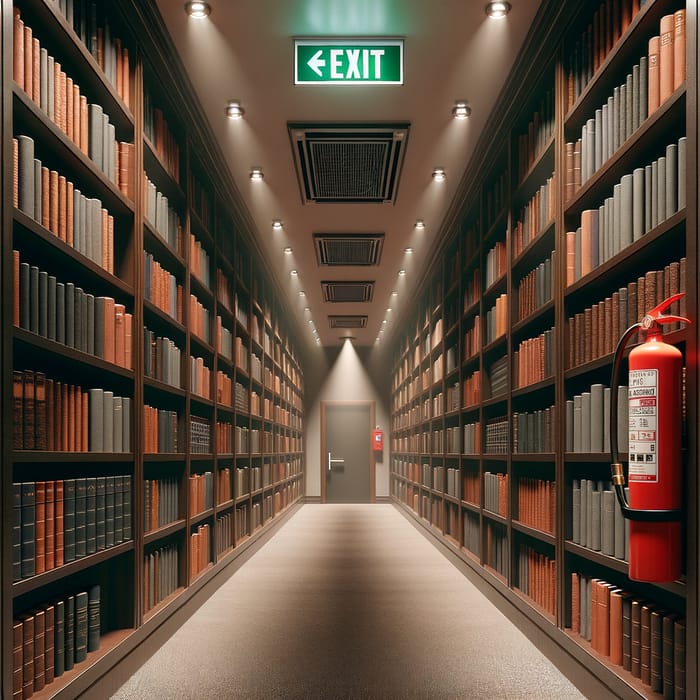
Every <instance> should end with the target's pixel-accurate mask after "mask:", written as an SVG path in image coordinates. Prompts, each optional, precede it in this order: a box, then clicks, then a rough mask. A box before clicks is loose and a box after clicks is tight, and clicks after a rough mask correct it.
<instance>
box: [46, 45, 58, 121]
mask: <svg viewBox="0 0 700 700" xmlns="http://www.w3.org/2000/svg"><path fill="white" fill-rule="evenodd" d="M46 72H47V74H48V80H47V85H46V97H47V109H46V113H47V114H48V116H49V119H50V120H51V121H53V120H54V118H55V116H56V115H55V106H56V105H55V101H56V95H55V92H56V85H55V81H54V58H53V56H49V57H48V58H47V61H46Z"/></svg>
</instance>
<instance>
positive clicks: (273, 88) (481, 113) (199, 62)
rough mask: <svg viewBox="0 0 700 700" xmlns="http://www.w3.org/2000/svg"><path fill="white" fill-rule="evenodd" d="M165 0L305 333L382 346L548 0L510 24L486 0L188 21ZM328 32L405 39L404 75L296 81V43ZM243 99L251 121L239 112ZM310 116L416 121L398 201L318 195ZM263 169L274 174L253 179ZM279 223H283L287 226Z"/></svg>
mask: <svg viewBox="0 0 700 700" xmlns="http://www.w3.org/2000/svg"><path fill="white" fill-rule="evenodd" d="M156 3H157V6H158V8H159V10H160V12H161V14H162V16H163V19H164V21H165V24H166V27H167V29H168V31H169V32H170V34H171V36H172V39H173V41H174V43H175V46H176V47H177V50H178V52H179V54H180V57H181V60H182V63H183V64H184V66H185V68H186V71H187V73H188V76H189V79H190V81H191V83H192V85H193V86H194V89H195V91H196V93H197V97H198V99H199V101H200V103H201V105H202V107H203V109H204V112H205V113H206V115H207V117H208V120H209V123H210V127H211V130H212V131H213V133H214V135H215V136H216V138H217V139H218V142H219V146H220V148H221V151H222V153H223V155H224V157H225V158H226V160H227V162H228V165H229V167H230V170H231V173H232V175H233V178H234V181H235V183H236V186H237V188H238V190H239V192H240V194H241V196H242V197H243V199H244V202H245V206H246V207H247V209H248V212H249V216H250V217H251V218H252V221H253V222H254V224H255V226H256V228H257V232H256V235H257V236H258V238H259V240H258V243H259V245H260V248H261V249H262V251H263V252H264V254H265V255H266V256H267V258H268V263H269V267H270V269H271V270H272V271H273V273H274V274H276V275H277V278H278V282H279V286H280V288H281V289H282V290H283V291H286V292H287V293H288V300H289V305H290V307H291V309H292V311H293V313H295V314H296V316H297V322H298V324H299V327H300V328H301V334H302V338H307V339H308V341H309V343H310V344H313V343H314V342H316V336H315V335H314V333H313V329H314V328H315V329H316V330H317V334H318V338H319V340H318V342H317V344H319V345H322V346H332V345H337V344H339V343H341V342H342V339H343V338H344V337H346V336H352V337H354V338H355V341H354V342H355V344H356V345H363V346H369V345H373V344H375V343H376V342H377V339H378V338H379V339H380V341H379V342H380V343H381V338H382V337H383V336H380V332H381V331H382V330H383V329H384V330H385V331H386V335H387V336H388V335H390V332H391V330H392V328H393V326H392V324H396V323H397V320H398V319H399V317H400V316H401V314H402V313H404V312H405V311H406V306H407V305H408V304H410V303H411V299H412V296H413V294H414V292H415V289H416V285H417V284H418V283H419V282H420V280H421V277H422V275H423V274H424V271H425V265H426V264H427V262H428V260H429V258H430V255H431V252H432V251H433V250H434V248H435V246H436V245H437V243H438V241H437V237H438V234H439V232H440V230H441V224H442V220H443V218H444V216H445V213H446V212H447V210H448V208H449V206H450V203H451V202H452V200H453V199H454V197H455V193H456V192H457V190H458V186H459V184H460V181H462V179H463V178H465V177H468V173H465V170H466V166H467V164H468V162H469V159H470V156H471V154H472V152H473V150H474V148H475V146H476V144H477V142H478V140H479V135H480V133H481V132H482V131H483V129H484V128H485V126H486V125H487V124H488V120H489V114H490V112H491V110H492V108H493V106H494V104H495V102H496V99H497V97H498V95H499V93H500V91H501V89H502V87H503V84H504V82H505V80H506V77H507V75H508V73H509V71H510V68H511V66H512V65H513V61H514V59H515V57H516V55H517V53H518V51H519V50H520V47H521V45H522V43H523V41H524V39H525V36H526V34H527V31H528V29H529V27H530V25H531V23H532V21H533V18H534V16H535V14H536V12H537V9H538V7H539V5H540V2H539V0H512V3H511V4H512V5H513V8H512V11H511V12H510V14H509V15H508V16H507V17H506V18H505V19H502V20H494V19H489V18H488V17H487V16H486V14H485V12H484V4H485V3H484V2H481V1H473V0H433V1H432V2H428V1H427V0H210V5H211V10H212V11H211V14H210V16H209V17H208V18H207V19H204V20H196V19H192V18H190V17H188V16H187V15H186V13H185V11H184V9H183V2H179V1H176V2H173V0H156ZM321 37H352V38H355V39H358V38H368V37H372V38H376V37H382V38H384V37H391V38H403V39H404V84H403V85H385V86H378V85H354V86H344V87H341V86H337V85H295V84H294V41H293V40H294V38H321ZM231 99H235V100H239V101H240V102H241V105H242V107H243V109H244V111H245V113H244V118H243V119H241V120H237V121H232V120H230V119H227V118H226V116H225V108H226V104H227V102H228V101H229V100H231ZM458 100H464V101H466V102H467V103H468V105H469V106H470V107H471V110H472V112H471V116H470V117H469V118H468V119H466V120H456V119H454V118H453V117H452V108H453V106H454V103H455V102H456V101H458ZM309 122H312V123H316V122H318V123H332V124H335V123H344V124H347V123H351V124H354V123H362V124H366V123H372V124H378V125H381V124H386V123H390V124H406V123H408V125H409V127H408V134H407V136H406V137H405V139H404V143H403V147H404V155H405V158H404V161H403V165H402V168H401V171H400V173H399V180H398V189H397V191H396V196H395V199H394V201H393V202H392V201H389V202H379V203H377V202H370V203H327V202H323V203H320V202H313V201H312V202H308V203H304V199H305V198H304V196H303V192H302V190H301V189H300V184H299V183H300V181H299V178H298V177H297V167H296V165H295V158H294V153H293V150H292V136H293V132H290V129H289V128H288V125H289V124H290V123H309ZM253 167H260V168H262V170H263V173H264V179H263V180H262V181H259V182H254V181H251V179H250V177H249V176H250V171H251V168H253ZM438 167H440V168H444V170H445V172H446V175H447V179H446V180H445V181H444V182H441V183H438V182H435V181H433V178H432V176H431V175H432V171H433V169H434V168H438ZM419 219H420V220H423V221H424V222H425V228H424V229H423V230H419V229H417V228H416V226H415V224H416V221H417V220H419ZM273 220H281V221H282V224H283V227H282V228H281V229H279V230H273V227H272V222H273ZM319 233H333V234H357V233H365V234H384V237H383V241H381V256H380V260H379V264H378V265H374V266H320V265H319V257H318V255H317V246H316V244H315V240H314V236H313V234H319ZM380 240H381V239H380ZM332 242H333V241H332ZM344 243H346V241H341V244H344ZM350 243H352V240H351V241H350ZM288 248H291V251H292V252H291V253H290V252H285V249H288ZM409 248H410V249H411V250H412V252H407V249H409ZM399 270H404V271H405V273H406V274H405V275H401V276H400V275H399ZM292 271H296V276H294V275H292V274H291V273H292ZM327 282H341V283H343V284H341V285H340V286H339V287H336V288H335V289H336V291H337V289H340V290H341V293H340V294H337V295H334V294H331V298H339V299H340V301H324V298H325V297H324V290H327V288H328V285H326V284H324V283H327ZM348 282H360V283H362V284H361V285H347V284H345V283H348ZM370 282H373V283H374V284H373V285H371V288H370V297H371V301H365V302H354V301H353V302H349V301H344V300H346V299H348V298H354V297H353V296H352V293H350V294H346V292H347V291H348V290H352V289H354V288H355V287H360V288H362V290H363V291H364V292H365V298H366V297H367V293H366V292H367V286H368V284H367V283H370ZM301 291H303V292H305V296H301V295H300V294H299V292H301ZM393 292H396V294H395V295H392V293H393ZM389 309H390V310H389ZM363 316H366V319H362V318H360V319H357V318H355V317H363ZM348 317H350V318H348ZM385 321H386V323H385ZM344 325H348V326H351V327H350V328H344V327H343V326H344ZM338 326H340V327H338Z"/></svg>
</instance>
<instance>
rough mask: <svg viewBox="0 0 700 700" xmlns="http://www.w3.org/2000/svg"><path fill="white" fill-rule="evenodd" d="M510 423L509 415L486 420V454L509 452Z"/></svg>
mask: <svg viewBox="0 0 700 700" xmlns="http://www.w3.org/2000/svg"><path fill="white" fill-rule="evenodd" d="M509 430H510V424H509V421H508V418H507V417H505V416H504V417H502V418H501V417H499V418H490V419H489V420H487V421H486V429H485V431H484V432H485V434H486V440H485V442H484V454H490V455H498V454H507V453H508V433H509Z"/></svg>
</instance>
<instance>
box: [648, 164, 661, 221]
mask: <svg viewBox="0 0 700 700" xmlns="http://www.w3.org/2000/svg"><path fill="white" fill-rule="evenodd" d="M658 193H659V163H658V161H656V160H655V161H654V162H653V163H652V164H651V192H650V195H651V227H652V228H656V227H657V226H658V225H659V223H660V221H659V194H658Z"/></svg>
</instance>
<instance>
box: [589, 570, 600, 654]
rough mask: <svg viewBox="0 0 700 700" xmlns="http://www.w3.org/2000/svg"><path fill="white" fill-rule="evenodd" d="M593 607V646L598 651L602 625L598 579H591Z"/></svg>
mask: <svg viewBox="0 0 700 700" xmlns="http://www.w3.org/2000/svg"><path fill="white" fill-rule="evenodd" d="M590 591H591V607H590V609H589V613H590V616H591V627H590V632H591V646H592V647H593V649H595V651H598V641H599V636H600V625H599V623H598V579H597V578H594V579H591V588H590Z"/></svg>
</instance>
